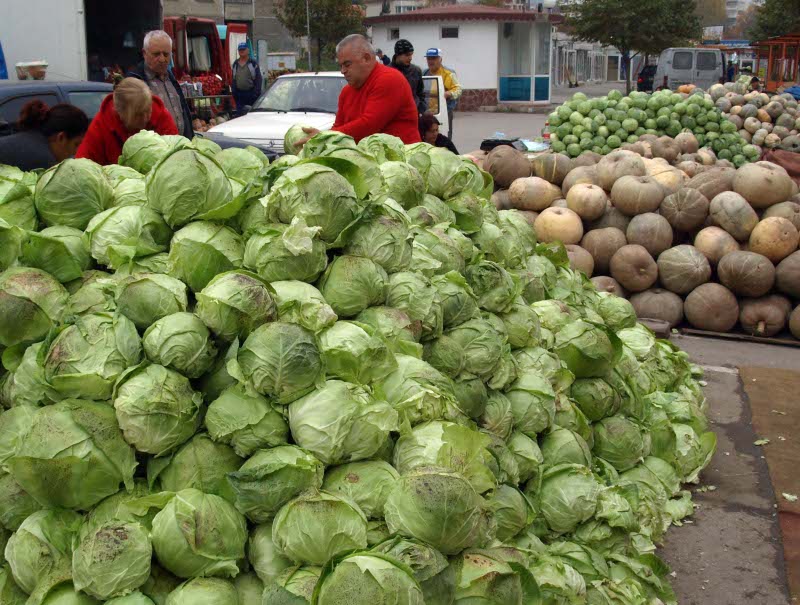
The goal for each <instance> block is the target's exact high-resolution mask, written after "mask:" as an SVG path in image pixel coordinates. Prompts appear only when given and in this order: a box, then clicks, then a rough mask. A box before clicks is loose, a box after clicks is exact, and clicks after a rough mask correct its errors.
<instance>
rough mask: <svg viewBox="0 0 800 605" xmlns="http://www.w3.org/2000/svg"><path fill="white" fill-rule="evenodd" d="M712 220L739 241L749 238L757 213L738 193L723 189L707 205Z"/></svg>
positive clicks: (755, 223) (756, 219)
mask: <svg viewBox="0 0 800 605" xmlns="http://www.w3.org/2000/svg"><path fill="white" fill-rule="evenodd" d="M709 212H710V215H711V219H712V221H713V222H714V223H715V224H716V225H719V226H720V227H722V228H723V229H724V230H725V231H727V232H728V233H730V234H731V235H732V236H733V237H734V238H735V239H737V240H738V241H740V242H745V241H747V240H748V239H749V238H750V234H751V233H752V232H753V229H755V226H756V225H757V224H758V215H757V214H756V211H755V210H753V208H752V206H750V204H748V203H747V200H746V199H744V198H743V197H742V196H741V195H739V194H738V193H734V192H733V191H723V192H722V193H720V194H719V195H718V196H716V197H715V198H714V199H713V200H711V205H710V206H709Z"/></svg>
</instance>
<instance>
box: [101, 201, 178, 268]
mask: <svg viewBox="0 0 800 605" xmlns="http://www.w3.org/2000/svg"><path fill="white" fill-rule="evenodd" d="M86 233H87V234H88V236H89V242H90V246H91V251H92V257H93V258H94V259H95V260H96V261H97V262H98V263H100V264H101V265H106V266H107V267H110V268H112V269H116V268H119V267H121V266H122V265H124V264H125V263H127V262H130V261H132V260H133V259H135V258H140V257H142V256H149V255H150V254H156V253H158V252H164V251H166V250H167V248H168V247H169V240H170V238H171V237H172V230H171V229H170V228H169V226H168V225H167V223H165V222H164V219H163V218H161V216H160V215H159V214H158V213H157V212H155V211H154V210H152V209H151V208H148V207H146V206H117V207H115V208H109V209H108V210H106V211H105V212H101V213H100V214H98V215H97V216H95V217H94V218H92V220H91V221H89V225H88V226H87V227H86Z"/></svg>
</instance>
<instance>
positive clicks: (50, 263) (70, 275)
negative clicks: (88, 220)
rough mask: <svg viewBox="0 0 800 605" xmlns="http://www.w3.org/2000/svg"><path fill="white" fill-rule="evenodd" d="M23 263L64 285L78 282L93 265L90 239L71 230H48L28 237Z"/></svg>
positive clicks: (23, 248) (56, 228)
mask: <svg viewBox="0 0 800 605" xmlns="http://www.w3.org/2000/svg"><path fill="white" fill-rule="evenodd" d="M21 261H22V264H24V265H27V266H28V267H35V268H37V269H41V270H42V271H46V272H47V273H49V274H50V275H52V276H53V277H55V278H56V279H57V280H58V281H60V282H61V283H66V282H68V281H72V280H73V279H78V278H79V277H80V276H81V275H82V274H83V272H84V271H86V270H87V269H88V268H89V266H90V265H91V264H92V257H91V255H90V254H89V238H87V237H86V235H85V234H84V233H83V232H82V231H80V230H79V229H74V228H72V227H63V226H56V227H47V228H46V229H42V230H41V231H38V232H31V233H29V234H28V241H27V242H25V244H24V245H23V246H22V258H21Z"/></svg>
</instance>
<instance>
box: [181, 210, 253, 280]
mask: <svg viewBox="0 0 800 605" xmlns="http://www.w3.org/2000/svg"><path fill="white" fill-rule="evenodd" d="M243 256H244V243H243V242H242V238H241V237H240V236H239V235H238V234H237V233H236V232H235V231H233V229H231V228H229V227H226V226H224V225H220V224H218V223H211V222H208V221H197V222H194V223H189V224H188V225H186V226H185V227H183V228H182V229H180V230H178V231H176V232H175V235H174V236H173V237H172V241H171V242H170V247H169V274H170V275H172V277H175V278H177V279H179V280H181V281H182V282H183V283H185V284H186V285H187V286H189V289H190V290H191V291H192V292H200V291H201V290H202V289H203V288H205V287H206V286H207V285H208V283H209V282H210V281H211V280H212V279H214V277H215V276H216V275H219V274H220V273H224V272H226V271H232V270H234V269H238V268H239V267H241V266H242V258H243Z"/></svg>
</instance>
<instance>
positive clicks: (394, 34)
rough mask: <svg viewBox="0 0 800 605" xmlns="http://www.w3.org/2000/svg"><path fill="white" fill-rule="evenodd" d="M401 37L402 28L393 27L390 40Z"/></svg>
mask: <svg viewBox="0 0 800 605" xmlns="http://www.w3.org/2000/svg"><path fill="white" fill-rule="evenodd" d="M399 39H400V28H398V27H393V28H392V29H390V30H389V40H399Z"/></svg>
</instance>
